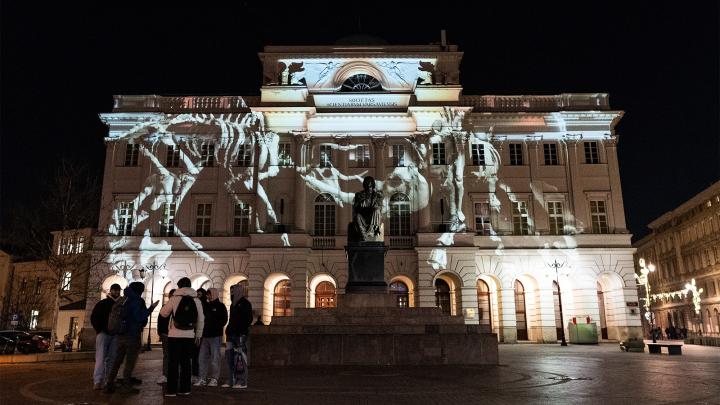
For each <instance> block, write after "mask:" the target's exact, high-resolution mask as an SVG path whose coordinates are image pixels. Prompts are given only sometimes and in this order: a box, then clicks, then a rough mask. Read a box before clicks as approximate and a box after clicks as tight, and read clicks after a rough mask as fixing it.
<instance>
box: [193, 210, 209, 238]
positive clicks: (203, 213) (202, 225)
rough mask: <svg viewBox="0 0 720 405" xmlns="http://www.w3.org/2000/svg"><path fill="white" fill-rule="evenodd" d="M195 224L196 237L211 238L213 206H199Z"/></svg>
mask: <svg viewBox="0 0 720 405" xmlns="http://www.w3.org/2000/svg"><path fill="white" fill-rule="evenodd" d="M195 219H196V222H195V235H197V236H210V223H211V222H212V204H198V205H197V216H196V218H195Z"/></svg>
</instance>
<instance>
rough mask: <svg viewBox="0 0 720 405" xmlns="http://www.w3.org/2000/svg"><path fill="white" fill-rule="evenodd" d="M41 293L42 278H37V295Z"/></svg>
mask: <svg viewBox="0 0 720 405" xmlns="http://www.w3.org/2000/svg"><path fill="white" fill-rule="evenodd" d="M41 291H42V282H41V281H40V277H37V278H36V279H35V295H40V292H41Z"/></svg>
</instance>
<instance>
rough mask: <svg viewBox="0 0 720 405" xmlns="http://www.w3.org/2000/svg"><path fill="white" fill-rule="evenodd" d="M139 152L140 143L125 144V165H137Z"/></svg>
mask: <svg viewBox="0 0 720 405" xmlns="http://www.w3.org/2000/svg"><path fill="white" fill-rule="evenodd" d="M139 154H140V145H138V144H130V143H129V144H127V147H126V148H125V166H137V165H138V155H139Z"/></svg>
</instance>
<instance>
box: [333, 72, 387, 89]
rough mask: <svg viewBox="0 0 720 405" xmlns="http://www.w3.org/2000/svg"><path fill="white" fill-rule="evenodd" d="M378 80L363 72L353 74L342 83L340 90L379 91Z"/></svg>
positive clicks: (380, 87)
mask: <svg viewBox="0 0 720 405" xmlns="http://www.w3.org/2000/svg"><path fill="white" fill-rule="evenodd" d="M381 90H382V86H381V85H380V82H379V81H377V79H375V78H374V77H372V76H370V75H366V74H363V73H360V74H357V75H354V76H352V77H350V78H348V79H347V80H345V82H344V83H343V84H342V87H341V88H340V91H381Z"/></svg>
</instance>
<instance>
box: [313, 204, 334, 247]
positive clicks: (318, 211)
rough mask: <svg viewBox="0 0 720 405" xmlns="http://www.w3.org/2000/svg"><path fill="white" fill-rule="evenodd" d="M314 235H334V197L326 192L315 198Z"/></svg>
mask: <svg viewBox="0 0 720 405" xmlns="http://www.w3.org/2000/svg"><path fill="white" fill-rule="evenodd" d="M315 236H335V199H333V197H332V196H331V195H330V194H327V193H323V194H320V195H319V196H317V198H316V199H315Z"/></svg>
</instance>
